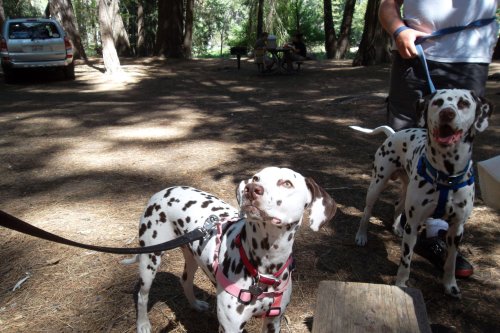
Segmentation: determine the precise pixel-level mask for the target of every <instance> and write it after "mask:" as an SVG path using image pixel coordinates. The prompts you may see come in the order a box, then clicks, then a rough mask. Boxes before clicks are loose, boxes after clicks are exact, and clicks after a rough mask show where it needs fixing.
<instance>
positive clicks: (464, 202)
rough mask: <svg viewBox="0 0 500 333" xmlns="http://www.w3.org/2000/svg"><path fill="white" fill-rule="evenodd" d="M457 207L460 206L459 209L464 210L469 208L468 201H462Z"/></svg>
mask: <svg viewBox="0 0 500 333" xmlns="http://www.w3.org/2000/svg"><path fill="white" fill-rule="evenodd" d="M457 206H458V207H460V208H464V207H465V206H467V199H465V200H464V201H462V202H459V203H458V204H457Z"/></svg>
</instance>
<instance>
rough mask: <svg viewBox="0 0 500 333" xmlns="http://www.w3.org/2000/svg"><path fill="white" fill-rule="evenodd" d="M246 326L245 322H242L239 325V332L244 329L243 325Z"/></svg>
mask: <svg viewBox="0 0 500 333" xmlns="http://www.w3.org/2000/svg"><path fill="white" fill-rule="evenodd" d="M246 324H247V322H246V321H244V322H242V323H241V325H240V330H242V329H243V327H245V325H246Z"/></svg>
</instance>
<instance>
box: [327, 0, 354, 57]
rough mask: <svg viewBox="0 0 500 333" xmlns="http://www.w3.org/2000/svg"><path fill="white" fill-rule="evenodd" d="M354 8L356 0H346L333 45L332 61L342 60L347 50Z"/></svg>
mask: <svg viewBox="0 0 500 333" xmlns="http://www.w3.org/2000/svg"><path fill="white" fill-rule="evenodd" d="M355 6H356V0H346V2H345V5H344V16H343V18H342V24H341V26H340V34H339V38H338V39H337V41H336V43H335V50H334V54H333V58H334V59H343V58H344V57H345V55H346V53H347V51H348V50H349V45H350V43H349V39H350V37H351V27H352V18H353V16H354V8H355Z"/></svg>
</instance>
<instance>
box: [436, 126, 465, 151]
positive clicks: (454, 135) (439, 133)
mask: <svg viewBox="0 0 500 333" xmlns="http://www.w3.org/2000/svg"><path fill="white" fill-rule="evenodd" d="M461 137H462V131H461V130H460V131H456V132H454V131H453V129H452V128H451V127H450V126H441V127H439V128H436V129H435V130H434V140H436V142H437V143H439V144H442V145H447V146H448V145H452V144H454V143H457V142H458V141H459V140H460V138H461Z"/></svg>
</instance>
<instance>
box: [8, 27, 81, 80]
mask: <svg viewBox="0 0 500 333" xmlns="http://www.w3.org/2000/svg"><path fill="white" fill-rule="evenodd" d="M2 31H3V33H2V36H0V58H1V62H2V69H3V73H4V77H5V81H6V82H10V81H12V79H13V78H14V74H15V71H16V70H17V69H21V68H24V69H30V68H47V67H52V68H54V67H59V68H61V69H62V70H63V71H64V75H65V76H66V78H68V79H74V78H75V65H74V63H73V47H72V45H71V42H70V40H69V38H68V37H67V36H66V33H65V32H64V30H63V28H62V27H61V25H60V24H59V22H57V21H56V20H54V19H50V18H48V19H46V18H17V19H7V20H6V21H5V22H4V25H3V30H2Z"/></svg>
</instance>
